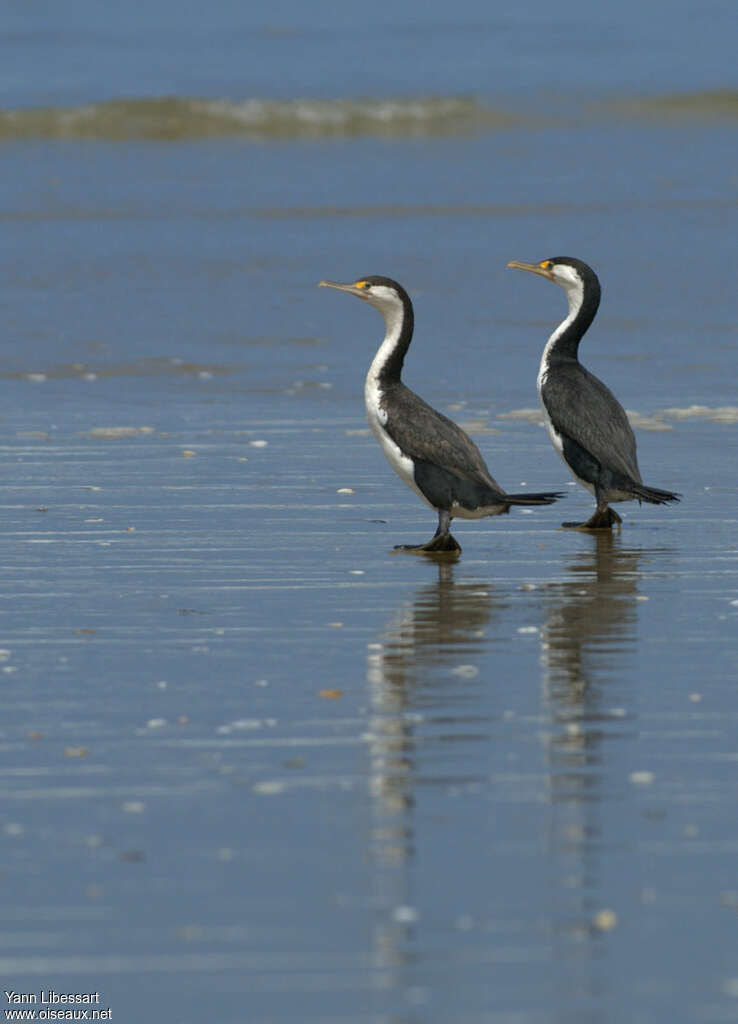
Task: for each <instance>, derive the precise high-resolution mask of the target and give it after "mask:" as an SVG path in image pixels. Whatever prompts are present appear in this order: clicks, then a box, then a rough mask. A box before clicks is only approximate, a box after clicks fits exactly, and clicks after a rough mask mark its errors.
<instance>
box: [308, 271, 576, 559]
mask: <svg viewBox="0 0 738 1024" xmlns="http://www.w3.org/2000/svg"><path fill="white" fill-rule="evenodd" d="M320 287H325V288H338V289H339V290H340V291H342V292H348V293H349V295H355V296H356V297H357V298H359V299H363V300H364V301H365V302H368V303H369V304H370V305H371V306H374V308H375V309H378V310H379V312H380V313H381V314H382V316H383V318H384V325H385V335H384V340H383V341H382V344H381V345H380V346H379V349H378V350H377V354H376V355H375V356H374V359H373V360H372V363H371V366H370V367H369V372H368V374H367V376H366V382H365V384H364V401H365V403H366V412H367V418H368V420H369V426H370V427H371V429H372V432H373V433H374V435H375V437H376V438H377V440H378V441H379V443H380V445H381V447H382V451H383V452H384V454H385V455H386V456H387V458H388V460H389V462H390V465H391V466H392V468H393V469H394V470H395V472H396V473H397V474H398V475H399V476H400V477H401V478H402V479H403V480H404V481H405V483H406V484H407V485H408V487H410V488H411V490H413V491H415V493H416V494H418V495H419V496H420V497H421V498H422V499H423V500H424V501H426V502H427V503H428V504H429V505H430V506H431V507H432V508H434V509H436V511H437V512H438V529H437V530H436V532H435V534H434V536H433V537H432V539H431V540H429V541H428V542H427V543H426V544H420V545H410V544H398V545H396V546H397V547H398V548H401V549H404V550H406V551H416V552H438V551H456V552H458V551H461V548H460V546H459V544H458V542H457V541H456V539H455V538H454V537H453V536H452V535H451V533H450V532H449V526H450V523H451V519H452V518H453V517H454V516H458V517H460V518H462V519H479V518H481V517H482V516H496V515H500V513H502V512H509V510H510V506H511V505H550V504H551V502H553V501H555V500H556V499H557V498H560V497H563V494H561V493H560V492H551V493H545V494H506V493H505V491H504V490H503V489H502V488H501V487H500V485H499V484H498V483H497V482H496V481H495V480H494V479H493V478H492V476H491V474H490V472H489V470H488V469H487V466H486V465H485V462H484V459H483V458H482V455H481V452H480V451H479V449H478V448H477V446H476V445H475V444H474V442H473V441H472V440H471V438H470V437H468V436H467V434H465V433H464V431H463V430H462V429H461V428H460V427H458V426H457V425H456V424H455V423H454V422H453V421H452V420H450V419H447V417H446V416H443V415H442V414H441V413H440V412H436V410H435V409H433V408H431V406H430V405H428V404H427V403H426V402H424V401H423V399H422V398H420V397H419V396H418V395H416V394H415V393H414V392H412V391H411V390H410V389H409V388H407V387H405V385H404V384H403V383H402V380H401V379H400V373H401V371H402V364H403V361H404V359H405V354H406V352H407V350H408V346H409V345H410V341H411V339H412V336H413V323H414V314H413V306H412V303H411V301H410V297H409V296H408V294H407V292H406V291H405V289H404V288H403V287H402V286H401V285H399V284H398V283H397V282H396V281H392V280H391V279H390V278H388V277H362V278H360V279H359V280H358V281H354V283H353V284H338V283H337V282H335V281H321V282H320Z"/></svg>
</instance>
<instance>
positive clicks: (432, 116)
mask: <svg viewBox="0 0 738 1024" xmlns="http://www.w3.org/2000/svg"><path fill="white" fill-rule="evenodd" d="M514 120H515V119H514V118H513V117H512V116H511V115H509V114H505V113H502V112H499V111H494V110H492V109H490V108H489V107H485V106H484V105H482V104H480V103H478V102H477V101H476V100H474V99H471V98H467V97H432V96H429V97H418V98H415V99H413V98H398V99H363V100H318V99H314V100H311V99H296V100H262V99H249V100H227V99H224V100H207V99H188V98H183V97H176V96H172V97H162V98H150V99H145V98H144V99H117V100H109V101H107V102H104V103H91V104H88V105H86V106H77V107H36V108H29V109H15V110H0V139H31V138H56V139H103V140H110V141H116V140H126V139H155V140H178V139H199V138H207V137H225V136H242V137H246V138H253V139H270V138H272V139H280V138H282V139H290V138H326V137H331V136H351V135H388V136H424V135H451V134H455V133H460V132H469V131H474V130H480V129H483V128H484V129H489V128H491V127H505V126H506V125H509V124H511V123H513V121H514Z"/></svg>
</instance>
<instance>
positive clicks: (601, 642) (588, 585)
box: [543, 531, 643, 712]
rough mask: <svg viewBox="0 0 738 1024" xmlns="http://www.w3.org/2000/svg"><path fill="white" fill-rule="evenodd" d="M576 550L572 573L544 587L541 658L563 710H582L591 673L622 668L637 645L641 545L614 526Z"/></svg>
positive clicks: (552, 692)
mask: <svg viewBox="0 0 738 1024" xmlns="http://www.w3.org/2000/svg"><path fill="white" fill-rule="evenodd" d="M592 544H593V546H590V545H587V550H586V551H580V552H579V553H578V554H577V555H575V556H573V557H572V558H571V560H570V562H569V565H568V566H567V569H568V572H569V573H570V578H569V579H567V580H566V581H565V582H563V583H552V584H551V585H550V586H548V587H547V588H546V608H547V611H546V623H545V626H544V629H543V641H544V644H543V663H544V666H545V670H546V676H545V678H546V686H547V688H548V689H549V691H550V692H549V693H548V697H549V699H550V700H552V701H553V702H554V704H556V705H558V706H559V710H560V711H561V712H563V711H564V710H565V708H567V707H571V708H575V709H579V710H584V709H586V707H587V703H588V700H589V699H590V695H589V694H588V692H587V687H588V685H589V683H590V681H591V679H592V678H595V677H597V678H602V677H603V676H604V675H607V674H608V673H611V672H615V673H618V672H619V665H620V663H621V661H622V658H623V657H624V653H625V651H626V650H627V649H628V648H629V647H634V645H635V623H636V614H637V605H636V597H637V592H638V583H639V573H638V566H639V562H640V560H641V558H642V556H643V551H641V550H640V549H637V548H636V549H630V548H627V547H623V546H622V545H621V543H620V540H619V538H617V537H614V536H613V535H612V533H611V532H609V531H608V532H606V533H605V532H598V533H597V534H594V535H593V536H592Z"/></svg>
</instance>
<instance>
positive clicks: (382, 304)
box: [318, 275, 412, 321]
mask: <svg viewBox="0 0 738 1024" xmlns="http://www.w3.org/2000/svg"><path fill="white" fill-rule="evenodd" d="M318 287H319V288H337V289H338V290H339V291H341V292H348V293H349V295H355V296H356V297H357V299H363V300H364V302H368V303H369V305H370V306H374V308H375V309H378V310H379V312H380V313H381V314H382V316H383V317H384V319H385V320H386V321H389V320H393V319H395V318H396V317H402V315H403V314H404V313H406V312H407V311H408V309H409V308H412V307H411V305H410V299H409V297H408V294H407V292H406V291H405V289H404V288H403V287H402V285H401V284H398V283H397V281H393V280H392V279H391V278H389V277H377V276H376V275H375V276H372V277H360V278H359V280H358V281H354V282H353V283H352V284H340V283H339V282H338V281H321V282H320V283H319V285H318Z"/></svg>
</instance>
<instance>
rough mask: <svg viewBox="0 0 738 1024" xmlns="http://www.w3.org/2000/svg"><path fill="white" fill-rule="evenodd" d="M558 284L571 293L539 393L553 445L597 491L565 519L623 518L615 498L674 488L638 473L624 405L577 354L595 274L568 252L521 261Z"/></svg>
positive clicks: (664, 495)
mask: <svg viewBox="0 0 738 1024" xmlns="http://www.w3.org/2000/svg"><path fill="white" fill-rule="evenodd" d="M508 266H509V267H515V268H517V269H519V270H529V271H531V272H532V273H534V274H540V275H541V276H542V277H545V278H547V279H548V280H549V281H553V282H554V283H555V284H558V285H560V286H561V287H562V288H563V289H564V291H565V292H566V295H567V299H568V301H569V315H568V316H567V317H566V319H565V320H564V321H563V322H562V323H561V324H559V326H558V327H557V328H556V330H555V331H554V332H553V334H552V335H551V337H550V338H549V340H548V342H547V343H546V347H545V348H544V350H543V356H542V357H541V366H540V369H539V372H538V394H539V396H540V399H541V405H542V406H543V411H544V414H545V417H546V426H547V428H548V432H549V436H550V437H551V441H552V443H553V445H554V448H556V450H557V451H558V452H559V454H560V455H561V457H562V458H563V460H564V462H566V463H567V465H568V466H569V467H570V468H571V470H572V472H573V473H574V476H575V477H576V478H577V480H578V481H579V482H580V483H581V484H582V485H583V486H584V487H586V488H587V489H588V490H589V491H591V492H592V493H593V494H594V495H595V499H596V501H597V508H596V510H595V512H594V515H593V516H592V517H591V519H589V520H588V521H587V522H586V523H564V526H584V527H588V528H589V529H606V528H609V527H611V526H612V525H613V524H614V523H619V522H621V519H620V516H619V515H618V514H617V512H615V511H614V510H613V509H611V508H610V507H609V503H610V502H614V501H632V500H634V499H635V500H637V501H639V502H641V501H646V502H650V503H651V504H654V505H663V504H665V503H667V502H670V501H679V497H680V496H679V495H678V494H674V493H672V492H671V491H663V490H660V489H659V488H657V487H648V486H646V485H645V484H644V483H643V480H642V479H641V473H640V470H639V468H638V458H637V456H636V440H635V435H634V434H633V430H632V428H631V426H630V423H629V422H628V417H627V416H626V414H625V410H624V409H623V407H622V406H621V405H620V403H619V402H618V400H617V398H615V396H614V395H613V393H612V392H611V391H610V389H609V388H607V387H606V386H605V385H604V384H603V383H602V381H601V380H598V378H597V377H595V376H594V375H593V374H591V373H590V372H589V371H588V370H586V369H585V368H584V367H583V366H582V364H581V363H580V362H579V356H578V350H579V342H580V341H581V339H582V338H583V336H584V334H585V332H586V331H587V328H588V327H589V326H590V324H591V323H592V321H593V319H594V317H595V314H596V312H597V309H598V307H599V304H600V282H599V281H598V279H597V275H596V274H595V272H594V271H593V270H592V268H591V267H588V266H587V264H586V263H583V262H582V261H581V260H576V259H572V258H571V257H568V256H560V257H556V258H555V259H549V260H543V262H542V263H519V262H518V261H517V260H513V261H512V262H511V263H508Z"/></svg>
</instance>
